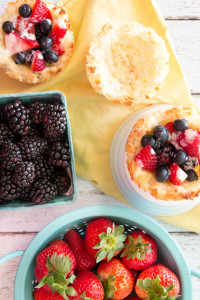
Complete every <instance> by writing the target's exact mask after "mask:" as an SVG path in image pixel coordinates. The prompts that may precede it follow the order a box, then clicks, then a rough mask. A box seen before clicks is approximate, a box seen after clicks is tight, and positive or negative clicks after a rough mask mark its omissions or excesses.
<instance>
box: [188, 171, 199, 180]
mask: <svg viewBox="0 0 200 300" xmlns="http://www.w3.org/2000/svg"><path fill="white" fill-rule="evenodd" d="M185 173H186V174H187V176H188V177H187V178H186V180H187V181H196V180H198V178H199V177H198V175H197V173H196V172H195V171H194V170H188V171H186V172H185Z"/></svg>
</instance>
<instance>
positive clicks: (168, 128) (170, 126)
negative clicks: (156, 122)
mask: <svg viewBox="0 0 200 300" xmlns="http://www.w3.org/2000/svg"><path fill="white" fill-rule="evenodd" d="M165 127H166V128H167V130H168V131H169V133H172V132H176V130H175V129H174V127H173V122H169V123H167V124H166V125H165Z"/></svg>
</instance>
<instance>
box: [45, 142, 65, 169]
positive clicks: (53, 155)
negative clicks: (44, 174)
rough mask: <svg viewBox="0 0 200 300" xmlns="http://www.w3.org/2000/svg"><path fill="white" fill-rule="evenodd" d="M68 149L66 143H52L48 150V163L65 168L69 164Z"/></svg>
mask: <svg viewBox="0 0 200 300" xmlns="http://www.w3.org/2000/svg"><path fill="white" fill-rule="evenodd" d="M69 159H70V150H69V147H68V145H62V144H61V143H56V144H53V145H52V146H51V147H50V148H49V150H48V164H49V165H50V166H51V165H53V166H56V167H62V168H66V167H68V166H69Z"/></svg>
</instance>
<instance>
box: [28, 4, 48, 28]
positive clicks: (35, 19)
mask: <svg viewBox="0 0 200 300" xmlns="http://www.w3.org/2000/svg"><path fill="white" fill-rule="evenodd" d="M44 19H50V20H52V17H51V13H50V10H49V9H48V7H47V6H46V4H45V3H44V2H43V1H42V0H36V1H35V5H34V7H33V11H32V15H31V17H30V22H31V23H40V22H41V21H43V20H44Z"/></svg>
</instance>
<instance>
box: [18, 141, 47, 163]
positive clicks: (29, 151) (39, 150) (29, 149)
mask: <svg viewBox="0 0 200 300" xmlns="http://www.w3.org/2000/svg"><path fill="white" fill-rule="evenodd" d="M17 145H18V146H19V149H20V150H21V153H22V158H23V160H28V161H31V160H35V158H36V157H37V156H39V155H41V154H43V153H44V151H45V150H46V148H47V146H48V143H47V141H46V140H45V139H43V138H40V137H32V136H25V137H23V138H22V139H21V140H20V141H19V142H18V143H17Z"/></svg>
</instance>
